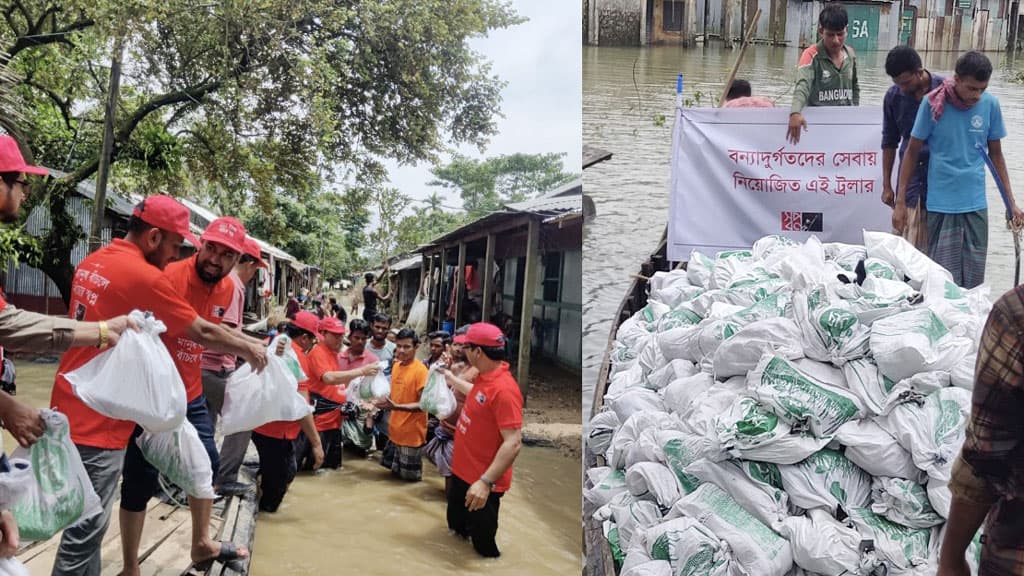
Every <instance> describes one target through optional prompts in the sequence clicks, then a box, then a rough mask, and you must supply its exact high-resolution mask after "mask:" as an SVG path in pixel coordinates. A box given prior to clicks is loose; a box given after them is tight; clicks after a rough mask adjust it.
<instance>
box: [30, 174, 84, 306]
mask: <svg viewBox="0 0 1024 576" xmlns="http://www.w3.org/2000/svg"><path fill="white" fill-rule="evenodd" d="M71 186H72V185H71V184H69V183H67V182H63V181H58V182H55V183H54V184H52V185H51V187H50V190H49V194H47V200H46V207H47V209H48V210H49V212H50V222H51V225H50V231H49V233H47V234H46V236H44V237H43V238H42V239H41V240H42V248H43V261H42V264H41V265H40V269H41V270H42V271H43V273H45V274H46V275H47V276H49V277H50V280H53V283H54V284H56V285H57V289H58V290H60V297H61V299H62V300H63V301H64V306H65V307H68V308H69V307H70V303H71V280H72V278H73V277H74V273H75V266H74V265H73V264H72V262H71V250H72V249H73V248H74V247H75V244H77V243H78V241H79V239H80V238H82V236H83V233H82V229H81V227H80V226H79V225H78V224H77V223H76V222H75V220H74V218H72V217H71V215H70V214H68V212H67V210H66V207H67V198H68V194H69V193H70V191H71Z"/></svg>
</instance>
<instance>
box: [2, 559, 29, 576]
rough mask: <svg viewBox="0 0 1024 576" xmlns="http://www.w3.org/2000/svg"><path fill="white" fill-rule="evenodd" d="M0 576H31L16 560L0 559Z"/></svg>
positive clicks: (19, 561)
mask: <svg viewBox="0 0 1024 576" xmlns="http://www.w3.org/2000/svg"><path fill="white" fill-rule="evenodd" d="M0 576H32V573H31V572H29V571H28V568H26V567H25V565H24V564H22V563H21V560H18V559H17V558H14V557H11V558H0Z"/></svg>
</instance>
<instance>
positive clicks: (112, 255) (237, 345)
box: [50, 196, 267, 576]
mask: <svg viewBox="0 0 1024 576" xmlns="http://www.w3.org/2000/svg"><path fill="white" fill-rule="evenodd" d="M186 238H187V239H188V240H189V241H190V242H192V243H193V245H195V246H199V241H198V240H196V239H195V237H194V236H192V234H191V232H190V231H189V211H188V208H186V207H185V206H183V205H182V204H181V203H179V202H178V201H177V200H175V199H173V198H171V197H170V196H150V197H147V198H146V199H144V200H143V201H142V202H140V203H139V204H138V205H137V206H136V207H135V210H134V211H133V214H132V216H131V218H129V220H128V234H127V236H126V237H125V238H124V239H115V240H114V241H113V242H111V243H110V244H109V245H107V246H105V247H103V248H101V249H99V250H97V251H95V252H93V253H92V254H90V255H88V256H86V258H85V259H84V260H83V261H82V263H81V264H79V266H78V268H77V269H76V270H75V275H74V278H73V281H72V285H71V287H72V297H71V302H70V305H69V310H70V311H69V314H70V315H71V316H72V317H73V318H75V319H78V320H88V319H92V318H110V317H113V316H119V315H122V314H126V313H128V312H130V311H131V310H133V309H141V310H149V311H151V312H152V313H153V314H154V316H155V317H156V318H157V319H159V320H160V321H161V322H163V323H164V324H165V325H166V326H167V332H166V335H167V336H169V337H177V336H179V335H183V336H186V337H188V338H190V339H191V340H193V341H195V342H198V343H200V344H201V345H202V346H208V347H210V348H214V349H219V350H225V351H228V352H231V353H233V354H237V355H239V356H241V357H242V358H245V359H246V360H247V361H248V362H250V363H251V364H252V365H253V367H255V368H256V369H258V370H262V369H263V368H264V367H265V366H266V363H267V358H266V350H265V349H264V347H263V345H262V343H259V342H256V341H254V340H251V339H246V338H243V337H241V336H238V335H235V334H232V333H231V332H229V331H227V330H224V329H223V328H221V327H219V326H217V325H216V324H214V323H212V322H209V321H207V320H205V319H204V318H203V317H201V316H200V315H199V314H198V313H197V312H196V310H195V309H193V308H192V306H191V305H190V304H189V303H188V302H187V301H186V300H185V299H184V298H182V297H181V295H180V292H179V291H178V290H176V289H175V287H174V285H173V284H172V283H171V281H170V279H169V278H168V277H167V276H165V275H164V273H163V269H164V268H165V267H166V266H167V265H168V263H170V262H171V260H173V259H175V258H177V257H178V254H179V251H180V248H181V245H182V242H183V241H184V240H185V239H186ZM100 352H101V350H100V349H96V348H76V349H73V350H70V351H69V352H67V353H66V354H64V356H63V357H62V358H61V362H60V367H59V368H58V370H57V377H56V380H55V382H54V387H53V392H52V395H51V397H50V406H51V407H52V408H53V409H54V410H59V411H60V412H63V413H64V414H66V415H67V416H68V420H69V421H70V424H71V439H72V440H73V441H74V443H75V446H76V448H77V449H78V452H79V454H80V455H81V456H82V462H83V463H84V464H85V468H86V471H87V472H88V473H89V479H90V480H91V481H92V484H93V488H95V489H96V493H97V494H98V495H99V497H100V500H101V502H102V503H103V508H104V510H103V513H102V514H98V515H96V516H93V517H92V518H89V519H87V520H85V521H82V522H79V523H78V524H75V525H73V526H70V527H69V528H67V529H66V530H64V533H63V535H62V537H61V543H60V547H59V549H58V551H57V558H56V561H55V563H54V568H53V574H54V575H63V574H67V575H72V574H74V575H76V576H81V575H99V574H100V569H101V562H100V548H101V545H102V542H103V535H104V533H105V532H106V530H107V525H108V523H109V521H110V512H111V507H112V505H113V499H114V490H115V489H116V488H117V482H118V479H119V478H120V476H121V471H122V467H123V466H124V459H125V450H126V448H127V446H128V444H129V441H130V439H131V437H132V434H133V432H134V429H135V424H134V423H133V422H128V421H124V420H115V419H112V418H107V417H106V416H103V415H102V414H100V413H98V412H96V411H94V410H92V409H91V408H89V407H88V406H87V405H86V404H85V403H84V402H83V401H82V400H81V399H79V398H78V396H76V395H75V393H74V391H73V390H72V388H71V384H70V382H68V380H67V379H66V378H65V377H64V376H63V374H65V373H67V372H70V371H73V370H75V369H77V368H79V367H80V366H83V365H85V364H86V363H87V362H89V361H90V360H92V359H93V358H94V357H96V356H97V355H99V354H100ZM125 376H127V377H129V378H130V377H131V376H132V375H127V374H126V375H125ZM124 384H128V385H130V382H111V383H110V385H111V386H117V385H124ZM123 528H124V526H123V525H122V529H123ZM221 552H222V550H221V545H220V544H219V543H217V542H213V541H211V540H209V538H207V539H206V540H205V541H195V540H194V541H193V544H192V559H193V560H194V561H197V562H198V561H202V560H206V559H208V558H211V557H215V556H218V555H220V554H221ZM244 554H245V553H244V552H243V553H242V555H244Z"/></svg>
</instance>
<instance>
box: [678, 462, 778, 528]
mask: <svg viewBox="0 0 1024 576" xmlns="http://www.w3.org/2000/svg"><path fill="white" fill-rule="evenodd" d="M686 473H687V474H690V475H692V476H694V477H695V478H697V479H699V480H700V481H701V482H710V483H712V484H714V485H716V486H718V487H719V488H721V489H723V490H725V491H726V492H728V494H729V495H730V496H732V497H733V499H734V500H736V503H737V504H739V505H740V506H741V507H742V508H743V509H744V510H746V511H747V512H749V513H750V514H751V515H752V516H754V517H755V518H757V519H758V520H760V521H761V522H764V524H765V525H767V526H772V525H773V524H774V523H775V522H778V521H780V520H782V519H783V518H785V517H786V516H787V515H788V508H789V497H788V496H787V495H786V493H785V492H784V491H783V490H782V480H781V477H780V476H779V470H778V466H777V465H775V464H771V463H768V462H753V461H748V460H725V461H723V462H711V461H709V460H707V459H706V458H702V459H700V460H697V461H696V462H694V463H693V464H690V465H689V466H687V467H686Z"/></svg>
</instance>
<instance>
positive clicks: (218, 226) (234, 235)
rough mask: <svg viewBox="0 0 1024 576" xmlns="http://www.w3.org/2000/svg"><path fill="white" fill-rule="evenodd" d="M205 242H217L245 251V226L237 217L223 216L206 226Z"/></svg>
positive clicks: (238, 250) (237, 250) (239, 251)
mask: <svg viewBox="0 0 1024 576" xmlns="http://www.w3.org/2000/svg"><path fill="white" fill-rule="evenodd" d="M202 240H203V242H216V243H217V244H223V245H224V246H227V247H228V248H230V249H232V250H234V251H235V252H238V253H239V254H241V253H242V252H244V251H245V226H242V223H241V222H239V221H238V219H237V218H232V217H231V216H221V217H220V218H217V219H216V220H214V221H213V222H210V225H209V226H207V227H206V231H205V232H203V238H202Z"/></svg>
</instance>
